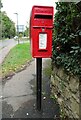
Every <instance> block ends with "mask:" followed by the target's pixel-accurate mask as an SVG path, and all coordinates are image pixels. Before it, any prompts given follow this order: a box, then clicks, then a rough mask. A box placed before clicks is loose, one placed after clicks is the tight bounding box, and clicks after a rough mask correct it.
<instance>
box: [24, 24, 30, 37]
mask: <svg viewBox="0 0 81 120" xmlns="http://www.w3.org/2000/svg"><path fill="white" fill-rule="evenodd" d="M24 36H26V37H28V36H29V28H28V27H27V26H26V30H25V32H24Z"/></svg>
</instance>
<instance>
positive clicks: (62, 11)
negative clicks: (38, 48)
mask: <svg viewBox="0 0 81 120" xmlns="http://www.w3.org/2000/svg"><path fill="white" fill-rule="evenodd" d="M80 8H81V2H80V3H79V4H76V3H71V2H70V3H69V2H68V3H67V2H58V3H56V9H57V13H56V14H55V21H54V26H55V28H54V31H53V62H54V63H55V64H56V65H58V66H59V67H60V66H62V67H64V69H65V71H67V72H68V73H70V74H75V75H81V9H80Z"/></svg>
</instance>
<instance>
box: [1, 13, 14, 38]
mask: <svg viewBox="0 0 81 120" xmlns="http://www.w3.org/2000/svg"><path fill="white" fill-rule="evenodd" d="M0 15H1V16H2V18H1V19H2V37H3V38H11V37H13V36H15V32H16V30H15V24H14V22H13V21H12V20H10V18H9V17H8V16H7V14H6V13H5V12H1V13H0Z"/></svg>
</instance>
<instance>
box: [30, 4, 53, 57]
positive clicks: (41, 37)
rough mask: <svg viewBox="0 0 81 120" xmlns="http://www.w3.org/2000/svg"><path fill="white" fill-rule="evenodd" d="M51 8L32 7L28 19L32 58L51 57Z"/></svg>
mask: <svg viewBox="0 0 81 120" xmlns="http://www.w3.org/2000/svg"><path fill="white" fill-rule="evenodd" d="M52 28H53V7H50V6H33V8H32V12H31V17H30V39H31V51H32V57H34V58H49V57H51V56H52Z"/></svg>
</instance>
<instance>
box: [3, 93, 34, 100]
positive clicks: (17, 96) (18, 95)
mask: <svg viewBox="0 0 81 120" xmlns="http://www.w3.org/2000/svg"><path fill="white" fill-rule="evenodd" d="M32 95H34V94H25V95H18V96H7V97H2V100H4V99H7V98H16V97H17V98H18V97H27V96H32Z"/></svg>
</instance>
